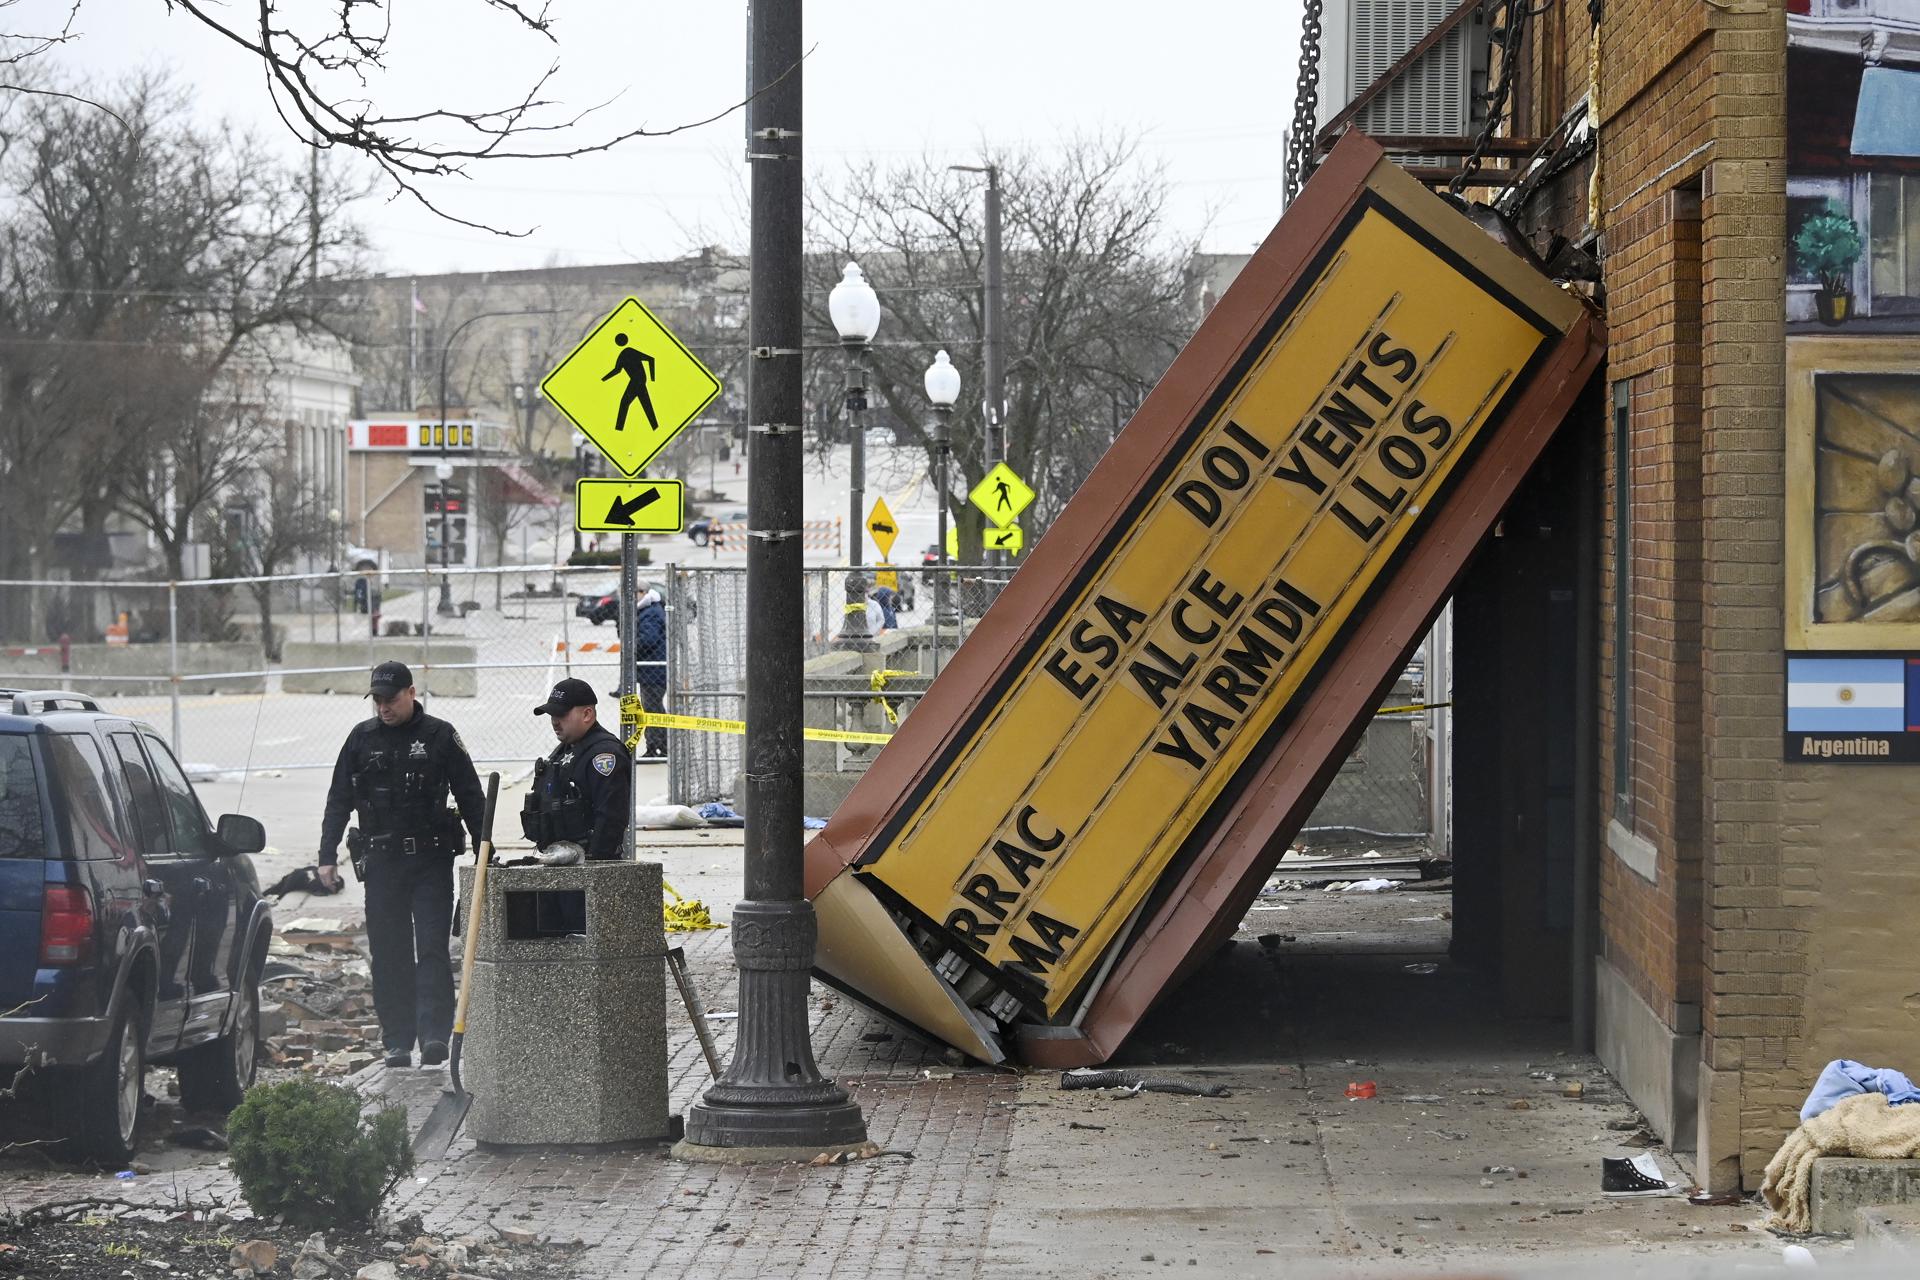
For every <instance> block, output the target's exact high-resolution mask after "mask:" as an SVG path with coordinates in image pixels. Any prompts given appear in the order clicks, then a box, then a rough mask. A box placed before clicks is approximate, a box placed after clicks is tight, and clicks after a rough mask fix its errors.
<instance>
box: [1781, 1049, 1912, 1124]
mask: <svg viewBox="0 0 1920 1280" xmlns="http://www.w3.org/2000/svg"><path fill="white" fill-rule="evenodd" d="M1862 1093H1884V1094H1886V1095H1887V1103H1888V1105H1890V1106H1896V1107H1897V1106H1899V1105H1900V1104H1901V1103H1904V1102H1920V1088H1916V1087H1915V1086H1914V1083H1913V1081H1911V1080H1909V1079H1908V1078H1907V1077H1906V1075H1905V1073H1903V1072H1899V1071H1895V1070H1893V1069H1892V1068H1890V1067H1869V1066H1866V1065H1865V1064H1863V1063H1859V1062H1855V1061H1853V1060H1852V1059H1850V1058H1837V1059H1835V1060H1834V1061H1832V1062H1829V1063H1828V1064H1827V1065H1826V1069H1825V1070H1823V1071H1821V1073H1820V1078H1819V1079H1818V1080H1816V1081H1814V1082H1813V1092H1812V1093H1809V1094H1808V1095H1807V1102H1806V1105H1805V1106H1803V1107H1801V1108H1800V1119H1801V1120H1802V1121H1807V1120H1811V1119H1813V1118H1814V1117H1815V1116H1817V1115H1819V1114H1820V1113H1822V1112H1824V1111H1830V1110H1832V1109H1833V1105H1834V1103H1836V1102H1840V1101H1842V1100H1843V1099H1846V1098H1851V1097H1853V1096H1855V1095H1856V1094H1862Z"/></svg>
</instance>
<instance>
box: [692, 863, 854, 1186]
mask: <svg viewBox="0 0 1920 1280" xmlns="http://www.w3.org/2000/svg"><path fill="white" fill-rule="evenodd" d="M818 932H819V926H818V924H817V923H816V922H815V920H814V915H813V904H812V903H811V902H808V901H806V900H805V899H804V898H802V899H800V900H798V901H784V900H783V901H770V902H769V901H761V902H742V903H740V904H739V906H738V907H736V908H735V909H734V913H733V954H734V960H735V962H736V963H737V964H738V965H739V968H740V1019H739V1022H738V1024H737V1025H738V1027H739V1035H740V1039H739V1042H738V1043H737V1044H736V1045H735V1046H734V1051H733V1061H732V1062H731V1063H729V1064H728V1066H727V1070H726V1074H725V1075H723V1076H721V1077H720V1079H719V1080H717V1081H716V1082H714V1084H713V1085H712V1087H710V1088H709V1089H708V1090H707V1092H706V1095H705V1096H704V1097H702V1098H701V1100H700V1101H699V1102H696V1103H695V1104H694V1105H693V1106H692V1107H691V1108H689V1109H688V1111H687V1136H686V1140H685V1141H684V1142H681V1143H679V1144H678V1145H676V1146H675V1147H674V1154H675V1155H677V1156H681V1157H683V1158H685V1159H690V1160H710V1161H719V1162H723V1163H735V1164H738V1163H750V1162H752V1161H755V1160H765V1161H791V1160H794V1159H796V1158H808V1157H812V1156H815V1155H820V1154H828V1155H837V1154H840V1153H842V1152H846V1153H852V1154H860V1153H863V1152H864V1151H866V1149H867V1148H869V1147H870V1146H871V1144H870V1143H869V1142H868V1141H867V1124H866V1120H865V1118H864V1117H863V1116H862V1115H861V1114H860V1107H859V1104H858V1103H855V1102H854V1101H852V1100H851V1099H850V1098H849V1097H848V1096H847V1091H846V1090H845V1089H842V1088H841V1087H840V1086H839V1085H837V1084H834V1083H833V1082H832V1081H831V1080H827V1079H824V1078H823V1077H822V1076H821V1074H820V1068H819V1067H818V1066H816V1065H815V1064H814V1060H813V1047H812V1045H811V1044H810V1042H809V1039H808V1032H807V1026H808V1017H809V1005H810V1000H809V995H810V988H811V985H812V981H813V979H812V968H813V952H814V943H815V940H816V937H817V934H818Z"/></svg>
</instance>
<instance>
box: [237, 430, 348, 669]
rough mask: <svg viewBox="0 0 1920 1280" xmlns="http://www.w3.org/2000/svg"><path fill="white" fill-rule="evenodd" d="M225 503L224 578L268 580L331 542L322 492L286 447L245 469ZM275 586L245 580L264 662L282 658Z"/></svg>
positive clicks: (331, 536) (331, 529)
mask: <svg viewBox="0 0 1920 1280" xmlns="http://www.w3.org/2000/svg"><path fill="white" fill-rule="evenodd" d="M223 505H224V507H225V509H226V511H227V512H228V513H229V516H230V517H231V518H232V525H233V527H230V529H229V535H230V536H228V537H226V538H224V539H222V540H221V543H220V545H221V548H222V563H221V564H220V565H219V566H218V568H219V570H220V571H221V572H222V574H223V576H231V577H249V578H268V577H271V576H273V575H274V574H277V573H283V572H286V571H288V570H290V569H291V568H292V567H293V565H294V564H295V563H296V562H297V560H298V558H299V557H300V556H302V555H305V554H307V553H309V552H319V551H325V550H327V549H328V548H330V547H331V546H332V545H333V537H334V523H333V521H332V519H330V518H329V516H328V509H327V499H326V496H325V494H324V493H323V492H322V491H321V489H320V487H319V486H317V485H316V484H314V482H313V479H312V477H311V476H307V475H303V474H301V472H300V470H299V468H298V467H297V466H295V464H294V461H293V459H292V457H291V456H290V454H289V452H288V451H287V450H286V449H284V448H283V449H279V450H277V451H274V452H272V453H269V454H268V455H267V459H266V461H265V462H264V463H261V464H259V465H255V466H249V467H247V468H246V469H245V470H243V471H242V473H241V474H240V475H239V476H238V477H236V478H235V479H234V481H233V483H232V484H231V485H230V486H229V487H228V489H227V490H226V492H225V494H224V495H223ZM276 585H280V584H276V583H272V582H261V581H256V582H253V583H250V584H248V586H249V590H251V591H252V592H253V599H254V603H255V604H256V605H257V606H258V608H259V610H260V650H261V653H262V654H264V655H265V657H266V659H267V661H268V662H278V661H279V660H280V644H279V640H278V638H277V637H276V636H275V635H274V629H273V598H274V588H275V586H276ZM333 589H336V588H335V587H334V586H333V585H332V584H330V585H329V590H333Z"/></svg>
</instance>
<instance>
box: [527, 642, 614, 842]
mask: <svg viewBox="0 0 1920 1280" xmlns="http://www.w3.org/2000/svg"><path fill="white" fill-rule="evenodd" d="M599 702H600V699H599V697H598V696H597V695H595V693H594V692H593V686H592V685H590V684H588V683H587V682H586V681H585V680H574V679H567V680H562V681H560V682H559V683H558V684H556V685H554V686H553V691H552V692H551V693H549V694H548V695H547V700H546V701H545V702H543V703H541V704H540V705H539V706H537V707H535V708H534V709H533V714H535V715H537V716H549V717H551V718H552V720H553V736H554V737H556V738H558V739H560V745H558V746H556V747H555V748H554V749H553V754H551V755H549V756H548V757H547V758H546V759H544V760H540V761H537V762H536V763H535V764H534V767H533V787H532V789H531V790H530V791H528V793H527V799H526V803H525V805H524V806H522V808H521V810H520V826H521V830H522V832H523V833H524V834H525V835H526V837H527V839H529V840H531V841H533V843H534V846H535V847H536V848H538V849H539V850H540V851H541V858H540V860H541V861H542V862H545V863H547V864H549V865H564V864H566V863H572V862H578V861H580V859H581V857H582V856H583V855H584V856H585V857H586V858H588V859H589V860H593V861H602V860H608V859H616V858H621V857H624V856H625V855H626V834H627V825H628V824H629V823H630V822H632V821H633V770H632V763H633V761H632V757H631V756H629V755H628V754H627V748H626V744H625V743H623V742H621V741H620V739H619V738H617V737H615V736H614V735H613V734H611V733H608V732H607V731H606V729H605V728H603V727H602V726H601V724H600V713H599Z"/></svg>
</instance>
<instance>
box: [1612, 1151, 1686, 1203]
mask: <svg viewBox="0 0 1920 1280" xmlns="http://www.w3.org/2000/svg"><path fill="white" fill-rule="evenodd" d="M1600 1193H1601V1194H1602V1195H1605V1196H1612V1197H1615V1198H1624V1197H1627V1196H1675V1195H1679V1194H1680V1187H1679V1186H1678V1185H1677V1184H1675V1183H1672V1182H1668V1181H1667V1180H1666V1178H1664V1177H1662V1176H1661V1173H1660V1166H1659V1165H1658V1164H1657V1163H1656V1162H1655V1161H1654V1159H1653V1157H1652V1156H1650V1155H1647V1154H1645V1153H1644V1152H1643V1153H1641V1154H1640V1155H1637V1156H1634V1157H1632V1158H1631V1159H1628V1158H1626V1157H1623V1156H1607V1157H1604V1158H1602V1159H1601V1161H1600Z"/></svg>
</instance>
